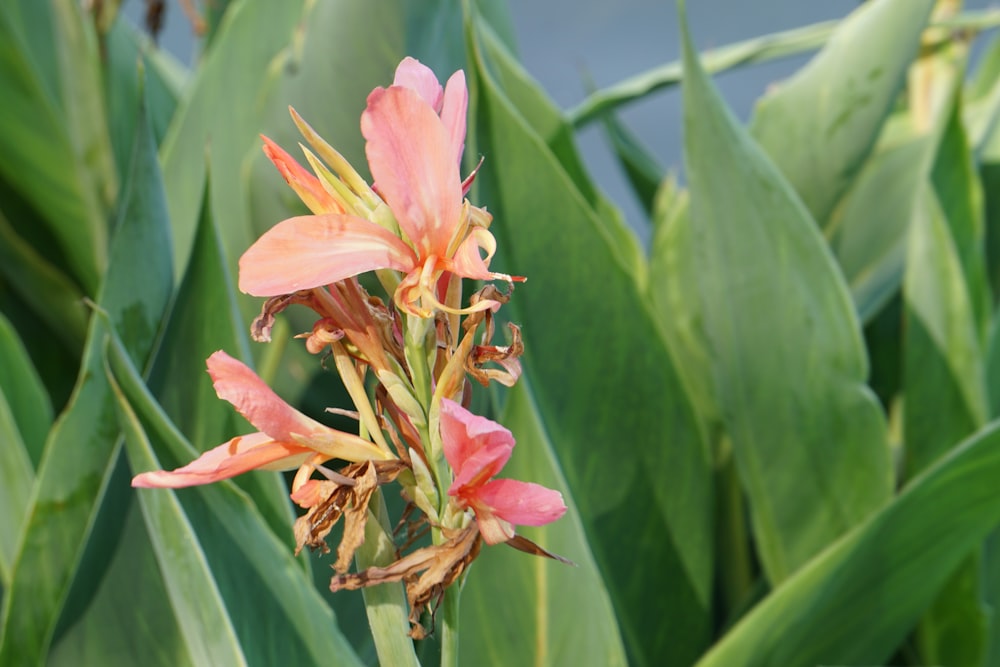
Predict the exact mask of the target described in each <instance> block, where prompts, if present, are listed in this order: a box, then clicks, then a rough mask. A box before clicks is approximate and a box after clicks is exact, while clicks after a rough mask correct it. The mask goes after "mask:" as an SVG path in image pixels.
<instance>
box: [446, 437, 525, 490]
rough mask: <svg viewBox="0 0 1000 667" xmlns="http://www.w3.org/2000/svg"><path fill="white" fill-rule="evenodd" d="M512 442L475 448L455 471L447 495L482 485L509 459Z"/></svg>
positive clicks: (512, 446)
mask: <svg viewBox="0 0 1000 667" xmlns="http://www.w3.org/2000/svg"><path fill="white" fill-rule="evenodd" d="M513 449H514V444H513V443H510V444H508V443H495V444H494V445H493V446H486V447H483V448H481V449H477V450H476V451H474V452H472V454H471V455H470V456H469V457H468V458H466V459H465V461H463V462H462V465H461V466H460V467H458V468H453V469H454V471H455V481H453V482H452V483H451V486H450V487H449V488H448V495H451V496H456V495H463V493H464V492H465V490H466V489H467V488H471V487H477V486H482V485H483V484H485V483H486V482H487V481H488V480H489V479H490V478H491V477H493V476H494V475H496V474H497V473H498V472H500V470H501V469H502V468H503V467H504V466H505V465H507V461H509V460H510V454H511V451H512V450H513Z"/></svg>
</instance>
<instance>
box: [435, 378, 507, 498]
mask: <svg viewBox="0 0 1000 667" xmlns="http://www.w3.org/2000/svg"><path fill="white" fill-rule="evenodd" d="M440 409H441V443H442V447H443V449H444V456H445V459H447V460H448V464H449V465H450V466H451V468H452V470H454V471H455V476H456V480H455V484H453V485H452V488H454V489H456V492H457V486H456V484H459V480H462V483H461V484H459V486H461V485H464V484H468V483H469V482H470V481H471V480H472V479H473V478H478V477H479V474H480V473H481V472H482V471H483V470H484V469H486V468H489V469H490V470H493V472H491V473H490V474H489V475H487V478H488V477H490V476H492V475H494V474H496V473H497V472H499V470H500V468H502V467H503V466H504V464H506V463H507V460H508V459H510V455H511V451H512V450H513V449H514V436H513V435H512V434H511V432H510V431H508V430H507V429H505V428H504V427H503V426H501V425H500V424H497V423H496V422H495V421H492V420H490V419H487V418H486V417H480V416H479V415H475V414H473V413H471V412H469V411H468V410H466V409H465V408H463V407H462V406H461V405H459V404H458V403H456V402H455V401H453V400H451V399H449V398H444V399H441V408H440ZM497 462H499V465H497ZM494 467H495V469H494ZM485 479H486V478H483V479H482V481H485ZM449 493H451V491H450V490H449Z"/></svg>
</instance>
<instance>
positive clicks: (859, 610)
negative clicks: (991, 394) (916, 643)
mask: <svg viewBox="0 0 1000 667" xmlns="http://www.w3.org/2000/svg"><path fill="white" fill-rule="evenodd" d="M998 475H1000V425H998V423H994V424H992V425H991V426H990V427H989V428H987V429H985V430H983V431H981V432H980V433H978V434H977V435H976V436H974V437H972V438H970V439H968V440H967V441H965V442H963V443H962V444H960V445H959V446H958V447H956V448H954V449H953V450H951V451H950V452H949V453H948V454H947V455H946V456H945V457H944V458H942V459H940V460H939V461H938V462H937V463H935V464H934V465H933V466H932V467H931V468H929V469H928V470H927V471H926V472H925V473H924V474H923V475H921V476H920V477H918V478H917V479H915V480H913V482H911V483H910V485H909V486H907V488H906V489H905V490H904V491H903V492H902V493H901V494H900V495H899V496H897V497H896V498H895V499H894V500H893V501H892V502H891V503H890V504H888V505H886V506H885V507H884V508H882V509H881V510H880V511H879V512H878V513H877V514H876V515H874V516H873V517H871V519H870V520H869V521H867V522H865V523H864V524H863V525H861V526H858V527H857V528H855V529H854V530H853V531H851V532H850V533H849V534H848V535H846V536H844V537H843V538H842V539H841V540H839V541H838V542H837V543H836V544H835V545H833V546H832V547H831V548H830V549H828V550H826V551H825V552H823V553H822V554H821V555H819V556H817V557H816V558H814V559H813V560H812V561H810V562H809V563H808V564H807V565H806V566H805V567H802V568H801V569H799V571H798V572H796V573H795V574H794V575H793V576H792V577H791V578H790V579H788V580H787V581H785V582H784V583H783V584H782V585H781V586H780V587H779V588H778V589H777V590H775V591H774V592H773V593H772V594H771V595H770V596H769V597H768V598H767V599H765V600H764V601H763V602H762V603H761V604H759V605H757V607H755V608H754V610H753V611H752V612H750V614H748V615H747V616H746V617H745V618H744V619H743V620H742V621H741V622H740V623H739V624H738V625H737V626H736V627H734V628H733V629H732V630H731V631H730V632H729V633H728V634H727V635H726V636H725V637H723V639H722V640H721V641H720V642H719V643H718V644H716V645H715V646H714V647H713V648H712V650H711V651H710V652H709V653H708V654H706V656H705V657H704V658H703V659H702V660H701V661H700V662H699V663H698V665H699V667H741V666H744V665H785V666H787V667H796V666H797V665H802V666H803V667H805V666H806V665H817V664H826V665H830V664H834V665H836V664H840V665H845V664H846V665H850V664H886V662H887V661H888V659H889V658H890V657H891V655H892V653H893V651H894V650H895V649H896V647H897V646H898V645H899V643H900V641H901V640H902V639H903V637H904V636H905V635H906V633H907V632H909V630H910V629H911V628H912V627H913V625H914V623H915V622H916V620H917V618H918V616H919V615H920V613H921V612H922V611H923V610H924V608H925V607H926V606H927V605H928V604H929V603H930V602H931V600H932V599H933V598H934V596H935V595H936V594H937V592H938V591H939V590H940V588H941V586H942V584H944V583H945V581H946V580H947V579H948V578H949V577H950V576H951V574H952V573H953V572H954V571H955V568H956V567H957V566H958V565H959V563H960V562H961V561H962V560H963V559H964V558H966V557H967V556H968V554H969V553H970V552H971V551H972V550H973V549H974V548H975V547H976V545H977V544H979V542H980V541H981V540H982V539H983V538H984V537H986V535H987V534H988V533H989V532H990V530H992V529H993V528H995V527H996V526H997V525H998V524H1000V494H997V493H996V480H997V476H998Z"/></svg>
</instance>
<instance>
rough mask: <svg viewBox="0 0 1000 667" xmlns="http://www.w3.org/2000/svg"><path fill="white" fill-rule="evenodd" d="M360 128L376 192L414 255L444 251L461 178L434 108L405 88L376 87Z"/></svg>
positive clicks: (455, 217)
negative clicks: (375, 184)
mask: <svg viewBox="0 0 1000 667" xmlns="http://www.w3.org/2000/svg"><path fill="white" fill-rule="evenodd" d="M361 133H362V134H363V135H364V137H365V139H366V140H367V144H366V146H365V152H366V154H367V156H368V164H369V166H370V167H371V172H372V176H373V177H374V179H375V182H376V183H377V184H378V189H379V192H380V193H381V194H382V198H383V199H384V200H385V202H386V204H388V205H389V208H391V209H392V211H393V213H394V214H395V215H396V220H397V221H398V222H399V226H400V227H401V228H402V229H403V231H404V232H405V233H406V236H407V237H408V238H409V240H410V241H411V242H412V243H413V245H414V247H415V248H416V249H417V253H418V255H419V256H420V257H421V258H426V257H429V256H431V255H437V256H439V257H445V256H446V255H447V251H448V245H449V243H450V242H451V237H452V236H453V235H454V233H455V229H456V227H457V226H458V225H459V224H460V222H461V214H462V179H461V177H460V176H459V173H458V162H457V161H456V160H455V155H454V151H453V150H452V139H451V137H450V136H449V134H448V132H447V131H446V130H445V126H444V124H443V123H442V122H441V119H440V118H438V115H437V113H435V111H434V109H433V108H432V107H431V106H430V105H428V104H427V102H426V101H424V99H423V98H422V97H420V95H419V94H418V93H416V92H415V91H413V90H411V89H409V88H403V87H397V86H393V87H391V88H388V89H385V88H376V89H375V90H374V91H372V93H371V95H369V96H368V108H367V109H365V111H364V113H362V114H361Z"/></svg>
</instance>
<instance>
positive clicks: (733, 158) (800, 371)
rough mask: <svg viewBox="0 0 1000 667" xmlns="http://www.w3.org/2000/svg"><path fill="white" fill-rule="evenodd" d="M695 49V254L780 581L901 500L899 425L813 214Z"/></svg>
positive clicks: (768, 562) (754, 508)
mask: <svg viewBox="0 0 1000 667" xmlns="http://www.w3.org/2000/svg"><path fill="white" fill-rule="evenodd" d="M682 36H683V41H684V58H685V80H684V122H685V146H684V147H685V152H684V154H685V163H686V166H687V169H688V177H689V182H690V192H691V210H690V216H691V225H692V230H691V232H692V233H691V237H690V248H689V250H688V251H689V252H691V253H692V258H693V260H692V261H693V262H694V264H695V266H697V268H698V275H697V286H692V288H693V289H692V290H691V291H690V292H689V298H697V299H699V300H700V303H699V307H698V310H699V311H700V312H701V314H702V317H703V318H704V335H705V339H706V347H707V349H708V351H709V356H710V360H711V362H710V363H711V369H712V370H711V375H712V378H713V381H714V382H713V384H714V394H715V396H716V398H717V400H718V403H719V405H720V410H721V414H722V416H723V422H724V424H725V428H726V431H727V432H728V434H729V436H730V437H731V439H732V447H733V454H734V456H735V460H736V464H737V468H738V470H739V473H740V478H741V480H742V482H743V485H744V488H745V489H746V491H747V494H748V496H749V503H750V511H751V518H752V521H753V526H754V535H755V539H756V543H757V548H758V553H759V555H760V557H761V561H762V565H763V567H764V570H765V572H766V574H767V576H768V578H769V579H770V580H771V581H772V582H773V583H778V582H780V581H782V580H783V579H785V578H787V577H788V576H789V575H790V574H791V573H792V572H794V571H795V570H796V569H797V568H798V567H800V566H801V565H803V564H804V563H805V562H807V561H808V560H809V559H810V558H811V557H812V556H814V555H815V554H817V553H819V552H820V551H821V550H822V549H823V548H824V547H825V546H826V545H827V544H829V543H830V542H832V541H833V540H834V539H836V538H837V537H839V536H840V535H842V534H843V533H844V532H846V531H847V530H849V529H850V528H852V527H854V526H856V525H858V523H860V522H861V521H862V520H864V519H865V518H866V517H867V516H869V515H870V514H871V513H872V512H874V511H875V510H876V509H878V508H879V507H881V506H882V505H883V504H884V503H886V502H887V501H888V500H889V498H890V496H891V493H892V487H893V475H892V470H891V468H890V460H889V450H888V446H887V434H886V426H885V419H884V416H883V415H882V412H881V408H880V407H879V405H878V402H877V400H876V399H875V397H874V395H873V394H872V393H871V391H870V390H869V389H868V387H867V386H866V385H865V380H866V376H867V372H868V368H867V357H866V355H865V350H864V347H863V343H862V340H861V336H860V328H859V324H858V321H857V319H856V318H855V315H854V309H853V306H852V304H851V301H850V296H849V293H848V291H847V288H846V285H845V283H844V281H843V278H842V276H841V274H840V272H839V270H838V268H837V266H836V263H835V262H834V260H833V258H832V256H831V255H830V253H829V250H828V248H827V246H826V244H825V242H824V240H823V238H822V237H821V235H820V233H819V230H818V229H817V227H816V225H815V223H814V222H813V219H812V217H811V216H810V215H809V213H808V211H807V210H806V209H805V207H804V206H803V205H802V204H801V201H800V200H799V198H798V197H797V196H796V195H795V193H794V192H793V191H792V189H791V187H790V186H789V185H788V183H787V182H786V181H785V179H784V178H783V177H782V176H781V174H780V172H779V171H778V170H777V168H776V167H775V165H774V164H773V163H772V162H771V161H770V160H769V159H768V158H767V156H766V155H765V154H764V153H763V151H762V150H761V149H760V148H759V147H758V146H757V145H756V144H755V143H754V142H753V141H752V140H751V139H750V138H749V137H748V135H747V133H746V132H745V131H744V130H743V129H742V128H741V127H740V126H739V125H738V123H737V122H736V121H735V119H734V118H733V117H732V115H731V114H730V113H729V112H728V110H727V109H726V108H725V106H724V105H723V103H722V101H721V99H720V97H719V95H718V93H717V92H716V91H715V89H714V88H713V87H712V85H711V83H710V82H709V81H708V80H707V78H706V76H705V73H704V71H703V70H702V69H701V66H700V64H699V62H698V60H697V56H696V55H695V53H694V50H693V48H692V46H691V44H690V41H689V39H688V38H687V36H686V32H683V33H682Z"/></svg>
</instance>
